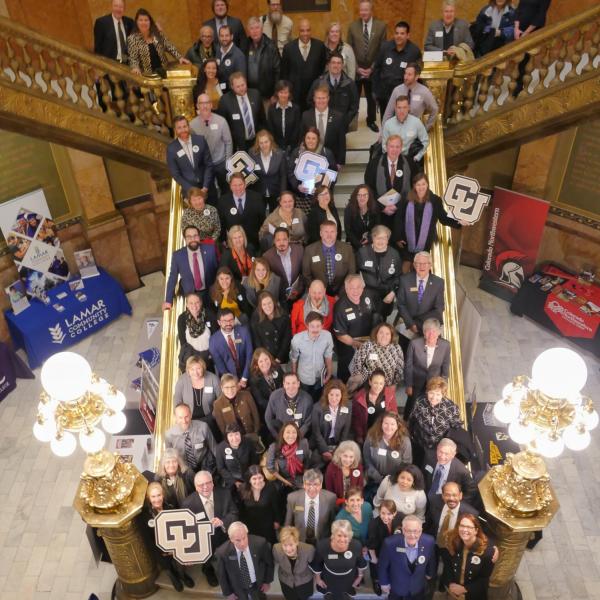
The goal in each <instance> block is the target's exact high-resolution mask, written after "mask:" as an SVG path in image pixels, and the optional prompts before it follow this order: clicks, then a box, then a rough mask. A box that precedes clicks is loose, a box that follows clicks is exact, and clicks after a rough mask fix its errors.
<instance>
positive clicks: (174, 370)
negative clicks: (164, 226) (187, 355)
mask: <svg viewBox="0 0 600 600" xmlns="http://www.w3.org/2000/svg"><path fill="white" fill-rule="evenodd" d="M182 208H183V203H182V200H181V188H180V187H179V185H178V184H177V183H175V181H174V180H173V181H172V183H171V210H170V215H169V239H168V242H167V264H166V267H165V273H166V275H167V277H168V276H169V269H170V267H171V256H172V255H173V252H175V251H176V250H179V249H180V248H181V247H183V237H182V235H181V214H182ZM184 303H185V302H184V299H183V298H182V296H180V295H177V296H175V298H174V299H173V306H172V307H171V310H166V311H164V312H163V329H162V344H161V350H160V358H161V360H160V381H159V390H158V406H157V407H156V422H155V426H154V445H155V452H154V463H155V464H154V466H155V470H156V469H157V468H158V466H159V465H158V462H159V460H160V457H161V455H162V452H163V449H164V446H165V433H166V432H167V429H168V428H169V426H170V425H171V416H172V414H173V392H174V391H175V384H176V383H177V378H178V376H179V361H178V356H179V339H178V337H177V318H178V317H179V315H180V314H181V313H182V312H183V309H184Z"/></svg>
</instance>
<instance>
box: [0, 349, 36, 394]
mask: <svg viewBox="0 0 600 600" xmlns="http://www.w3.org/2000/svg"><path fill="white" fill-rule="evenodd" d="M17 377H20V378H21V379H33V378H34V377H33V373H32V372H31V370H30V369H29V367H28V366H27V365H26V364H25V363H24V362H23V361H22V360H21V359H20V358H19V357H18V356H17V355H16V354H15V352H14V350H13V349H12V348H11V347H10V346H9V345H8V344H4V343H2V342H0V401H2V400H3V399H4V398H5V397H6V396H7V395H8V394H9V393H10V392H12V391H13V390H14V389H15V388H16V387H17Z"/></svg>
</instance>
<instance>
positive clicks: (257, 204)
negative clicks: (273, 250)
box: [217, 189, 266, 248]
mask: <svg viewBox="0 0 600 600" xmlns="http://www.w3.org/2000/svg"><path fill="white" fill-rule="evenodd" d="M217 210H218V211H219V219H220V221H221V239H222V240H225V238H226V236H227V231H228V230H229V229H231V228H232V227H233V226H234V225H241V226H242V227H243V228H244V231H245V232H246V237H247V238H248V244H252V246H254V247H255V248H258V247H259V246H258V244H259V242H258V230H259V229H260V226H261V225H262V224H263V222H264V220H265V214H266V209H265V203H264V202H263V199H262V198H261V196H260V194H257V193H256V192H253V191H252V190H248V189H247V190H246V203H245V205H244V213H243V214H240V213H239V211H238V209H237V206H236V204H235V202H234V200H233V194H232V193H231V192H227V193H226V194H223V195H222V196H221V197H220V198H219V201H218V202H217Z"/></svg>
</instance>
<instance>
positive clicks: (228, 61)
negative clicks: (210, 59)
mask: <svg viewBox="0 0 600 600" xmlns="http://www.w3.org/2000/svg"><path fill="white" fill-rule="evenodd" d="M225 66H226V67H230V66H231V59H230V58H226V59H225Z"/></svg>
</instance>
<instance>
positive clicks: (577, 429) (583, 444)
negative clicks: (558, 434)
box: [563, 423, 592, 450]
mask: <svg viewBox="0 0 600 600" xmlns="http://www.w3.org/2000/svg"><path fill="white" fill-rule="evenodd" d="M563 436H564V440H565V446H566V447H567V448H569V450H585V449H586V448H587V447H588V446H589V445H590V442H591V441H592V436H591V435H590V432H589V431H588V430H587V429H586V428H585V426H584V425H583V424H582V423H573V424H571V425H569V426H568V427H567V428H566V429H565V432H564V434H563Z"/></svg>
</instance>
